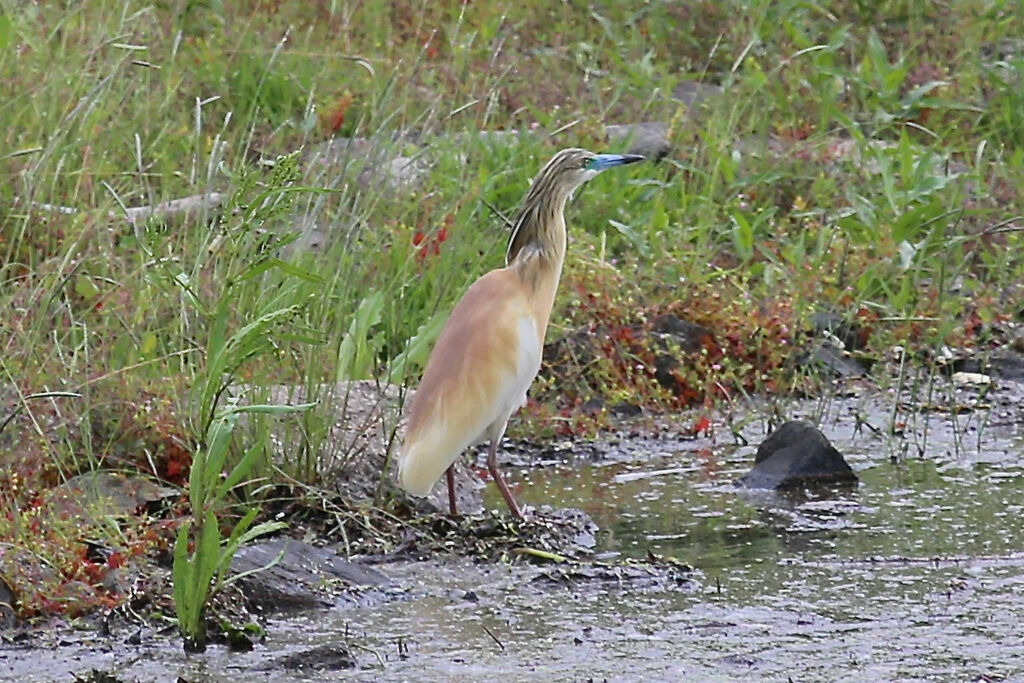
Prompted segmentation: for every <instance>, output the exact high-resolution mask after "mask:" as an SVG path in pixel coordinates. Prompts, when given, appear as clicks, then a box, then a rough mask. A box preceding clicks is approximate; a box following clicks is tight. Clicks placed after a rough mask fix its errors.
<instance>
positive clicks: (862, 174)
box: [0, 0, 1024, 612]
mask: <svg viewBox="0 0 1024 683" xmlns="http://www.w3.org/2000/svg"><path fill="white" fill-rule="evenodd" d="M629 5H630V3H617V2H596V3H583V2H565V3H541V2H520V3H471V2H469V3H459V2H429V3H428V2H403V1H400V0H399V1H393V2H385V1H383V0H367V1H365V2H310V3H286V2H258V3H222V2H216V1H208V2H159V3H154V4H147V3H142V2H107V1H100V2H90V3H64V5H63V6H62V7H57V6H56V5H53V4H50V3H5V4H3V5H2V6H3V7H4V11H3V14H2V15H0V74H2V80H3V81H4V82H5V84H7V90H8V92H10V93H11V94H10V95H8V96H7V97H6V98H5V99H4V101H3V102H0V117H2V121H3V123H4V125H3V126H2V127H0V130H2V133H0V135H2V141H3V142H2V149H0V172H2V173H3V175H4V178H5V180H6V182H4V183H2V184H0V306H2V308H3V310H4V311H5V313H4V315H3V316H2V317H0V341H2V344H3V350H2V352H0V373H2V375H0V380H2V385H0V386H3V389H2V390H0V397H2V398H3V399H4V402H3V408H4V411H5V416H7V415H13V417H11V419H10V421H8V422H5V423H4V425H5V426H4V428H3V431H2V433H0V448H2V449H3V451H4V455H3V457H4V461H5V463H6V464H7V466H6V467H5V468H4V469H3V472H2V474H0V488H2V489H3V493H2V494H0V495H2V501H3V511H4V515H3V516H2V517H0V527H4V528H3V529H2V534H0V536H2V537H3V538H5V539H10V540H11V542H12V543H13V544H14V545H20V546H23V547H27V548H29V549H30V550H31V551H32V552H35V553H37V554H39V555H40V556H43V557H46V558H47V559H48V561H51V562H52V563H53V565H54V568H55V570H56V573H55V575H54V583H55V585H60V586H68V585H75V586H78V584H83V585H84V586H86V591H85V592H84V593H82V594H79V593H72V592H71V591H70V590H69V591H68V592H67V595H65V596H64V598H66V600H65V601H64V602H60V601H58V602H57V603H56V604H58V607H59V606H61V605H65V604H69V605H72V606H74V605H77V604H79V603H80V602H81V601H82V600H84V601H86V602H89V600H94V599H95V600H98V599H99V597H97V596H101V594H102V589H101V588H97V586H98V585H99V584H98V583H97V579H96V576H94V575H98V574H99V573H101V572H99V571H97V570H83V569H81V567H82V566H87V565H85V564H83V563H84V562H89V563H92V564H96V562H99V561H100V560H97V558H92V559H89V558H87V557H86V553H87V550H86V548H85V546H84V545H82V544H81V543H80V539H79V538H78V536H77V535H76V534H75V533H73V532H74V530H73V529H70V528H68V529H65V530H64V531H60V528H61V527H60V526H59V525H53V524H51V525H49V528H51V529H55V530H56V531H54V532H53V533H50V534H46V535H39V534H33V533H32V532H31V529H32V526H31V524H30V523H29V522H30V521H31V520H30V517H31V515H35V514H39V513H38V512H36V511H38V510H40V509H43V508H45V505H46V504H47V496H48V495H49V494H48V491H49V490H50V488H52V487H54V486H55V485H57V484H59V483H60V482H62V481H64V480H66V479H68V478H70V477H72V476H74V475H76V474H78V473H81V472H83V471H88V470H92V469H96V468H119V469H121V468H127V469H130V470H141V471H144V472H149V473H153V474H156V475H158V476H160V477H161V478H163V479H165V480H167V481H170V482H172V483H175V484H182V483H184V482H185V481H186V478H187V472H188V467H189V463H190V462H191V455H192V453H193V452H194V451H195V448H196V446H197V444H199V443H201V442H202V440H203V438H204V435H205V434H206V433H207V428H208V426H209V423H210V420H211V415H212V411H213V409H214V407H215V406H216V405H217V404H219V403H220V402H223V401H226V400H227V393H225V392H224V391H223V388H224V387H225V386H227V385H228V384H247V385H251V386H255V387H264V386H269V385H272V384H299V385H306V386H314V385H317V384H320V383H324V382H329V383H333V382H335V381H336V380H344V379H367V378H374V379H380V380H382V381H396V382H404V381H414V380H415V378H416V376H417V372H418V369H419V367H420V364H421V363H422V361H423V359H424V353H425V351H426V349H427V348H429V344H428V342H429V339H430V334H431V332H432V331H436V329H437V325H438V324H439V322H441V321H442V320H443V317H444V314H445V312H446V311H447V310H448V309H449V308H450V306H451V305H452V304H453V302H454V301H455V299H456V298H457V297H458V295H459V294H460V293H461V292H462V290H463V289H464V288H465V287H466V286H467V285H468V283H470V282H471V281H472V280H473V279H475V278H476V277H477V276H479V275H480V274H481V273H483V272H485V271H486V270H488V269H490V268H493V267H496V266H498V265H500V263H501V259H502V255H503V252H504V242H505V237H506V234H507V233H506V230H505V227H504V224H503V221H502V219H501V218H500V216H499V215H497V213H496V212H495V211H494V210H492V209H491V208H490V207H494V208H495V209H497V211H500V212H504V213H509V212H511V211H512V210H513V209H514V206H515V203H516V201H518V199H519V197H520V196H521V195H522V193H523V192H524V190H525V188H526V187H527V183H528V180H529V178H530V177H531V176H532V174H533V173H535V171H536V170H537V169H538V168H539V167H540V165H541V164H542V163H543V162H544V161H546V159H547V158H549V157H550V155H551V154H552V153H553V152H554V151H555V150H557V149H559V148H562V147H566V146H583V147H588V148H591V149H602V148H604V147H605V141H604V139H603V136H604V133H603V126H604V124H608V123H626V122H636V121H645V120H653V121H662V122H664V123H666V124H667V125H668V138H669V140H670V142H671V143H672V149H671V151H670V152H669V154H668V155H667V156H666V157H665V158H664V159H662V160H661V161H659V162H658V163H657V164H645V165H642V166H638V167H634V168H633V169H632V170H630V171H629V172H628V173H625V174H620V175H617V176H615V177H601V178H598V179H596V180H595V181H594V182H593V183H592V184H591V185H589V186H588V187H587V188H586V189H585V190H584V191H582V192H581V193H580V194H579V196H578V197H577V200H576V202H575V203H574V204H573V206H572V207H571V208H570V212H569V214H570V215H569V220H570V226H571V227H570V230H571V235H572V244H571V247H570V253H569V258H568V263H567V269H566V273H565V277H564V280H563V287H562V289H561V295H560V298H559V302H558V304H557V309H556V311H555V313H554V314H553V316H552V322H553V327H554V329H553V330H552V332H551V334H550V336H549V340H550V339H553V338H555V337H558V336H562V335H565V334H567V333H569V332H573V331H577V330H580V329H590V330H592V331H594V332H597V333H599V334H600V335H603V338H606V339H608V340H610V342H609V343H608V344H607V345H605V346H603V347H602V351H601V354H599V355H598V357H596V358H594V359H592V361H593V362H592V363H590V364H588V366H587V367H586V368H583V369H580V370H579V372H577V373H575V374H573V373H570V374H569V375H568V376H565V375H559V379H557V380H555V379H551V376H552V375H551V374H550V373H547V376H548V377H549V379H547V380H541V384H540V385H539V386H538V387H537V390H536V391H535V392H534V396H535V399H536V403H535V404H534V405H533V406H531V408H530V409H529V410H528V411H527V412H528V415H531V416H533V417H536V418H538V419H537V420H534V421H532V422H531V423H530V424H531V427H530V430H531V431H535V430H537V429H542V428H543V429H550V428H551V427H550V425H551V422H550V421H548V420H546V419H545V418H548V417H550V416H551V415H552V414H554V413H556V412H557V413H561V417H562V418H563V419H562V420H560V421H557V423H556V424H558V425H569V426H568V427H567V429H568V431H580V430H587V429H589V428H590V427H591V426H592V425H593V424H594V422H595V421H596V422H597V423H598V424H599V423H600V422H601V417H600V416H597V417H596V418H595V417H593V416H591V417H588V418H586V419H582V418H577V417H575V416H576V415H578V414H579V411H578V408H579V406H581V405H584V404H586V403H587V402H588V401H590V400H591V399H594V398H600V399H602V400H603V401H604V402H605V403H607V404H611V403H614V402H615V401H617V400H621V399H624V398H627V397H630V398H632V399H633V400H636V397H640V402H642V403H644V404H645V405H647V406H649V407H653V408H657V409H666V410H668V409H674V408H676V407H679V406H688V405H714V404H715V403H716V402H719V401H722V400H729V399H731V398H735V397H737V396H742V395H744V394H747V393H757V392H765V391H768V392H771V391H790V390H794V389H797V388H800V389H802V388H803V387H804V381H803V379H802V378H801V373H800V372H798V371H795V370H794V367H793V364H792V362H791V361H792V349H793V348H794V347H798V346H800V344H801V340H802V339H804V335H805V332H806V330H808V329H810V326H811V323H810V321H811V318H812V316H813V315H814V314H815V313H816V312H820V311H821V310H825V309H827V310H830V311H832V312H834V313H836V314H837V315H838V316H840V317H841V318H843V319H846V320H848V321H851V322H854V323H856V324H857V325H858V326H859V329H860V330H862V334H863V337H864V339H863V343H864V344H865V346H864V353H865V354H866V355H868V356H873V357H879V358H880V357H882V356H883V354H884V353H885V352H887V350H888V349H890V348H891V347H892V346H894V345H900V346H903V347H904V348H907V349H909V350H911V351H913V352H914V353H917V354H919V356H920V358H923V359H927V358H933V357H936V356H938V355H940V354H941V353H942V350H943V348H945V347H949V348H961V347H972V348H976V349H984V348H988V347H990V346H994V345H997V344H999V343H1001V342H1002V337H1001V336H1000V335H1001V331H1002V324H1003V323H1005V322H1006V321H1008V320H1012V319H1013V318H1014V316H1019V315H1020V312H1021V310H1020V309H1021V303H1020V302H1021V301H1022V300H1024V290H1022V282H1024V256H1022V253H1024V251H1022V249H1021V247H1022V237H1021V233H1020V232H1019V230H1018V228H1017V226H1019V225H1020V221H1019V220H1018V221H1016V222H1015V220H1016V217H1018V216H1019V215H1020V214H1021V213H1024V202H1022V193H1024V190H1022V188H1024V158H1022V156H1024V95H1021V92H1022V91H1021V87H1020V82H1021V78H1022V72H1024V42H1022V40H1021V38H1020V36H1022V35H1024V25H1022V19H1021V17H1022V16H1024V6H1022V4H1021V3H1020V2H1010V1H1003V2H999V1H995V0H993V1H982V0H977V1H973V0H972V1H967V2H957V3H930V4H928V5H927V6H925V5H922V4H921V3H916V2H883V3H848V4H847V5H844V7H845V9H843V10H837V9H835V8H833V7H831V6H830V4H826V3H813V2H766V1H753V2H739V1H731V2H724V3H720V2H714V3H712V2H707V3H686V6H685V7H684V6H681V4H680V3H677V2H667V1H666V2H649V3H644V4H643V5H639V6H636V7H632V6H629ZM680 84H691V86H692V84H697V85H699V86H707V88H704V89H702V90H701V92H703V93H706V96H705V97H704V99H703V101H702V102H701V103H700V104H699V105H697V106H694V107H691V108H687V107H685V106H684V105H682V104H681V103H680V102H678V101H677V100H676V99H674V98H673V92H674V91H675V90H676V88H678V87H679V86H680ZM480 130H489V131H502V130H504V131H510V130H517V131H533V132H532V133H524V134H522V135H515V136H506V137H501V138H491V137H482V136H479V135H476V133H475V132H476V131H480ZM400 133H405V134H408V135H407V136H406V137H399V134H400ZM343 137H360V138H371V139H375V140H378V141H379V140H389V141H391V142H389V143H388V144H386V145H383V146H380V147H378V149H383V150H384V151H385V152H386V154H387V155H389V156H396V155H403V156H405V157H408V158H409V159H412V160H413V161H414V162H415V164H416V168H417V169H419V170H418V172H417V173H418V177H416V178H415V179H414V181H413V182H412V183H411V184H409V185H401V184H396V183H395V182H394V181H393V180H389V179H388V176H386V175H381V174H379V173H378V174H373V173H371V174H369V175H366V174H364V175H362V176H360V174H359V173H358V172H357V170H358V169H357V166H358V162H359V156H360V153H359V151H358V148H353V149H355V150H356V151H353V152H352V154H351V158H349V157H346V160H345V161H343V162H342V163H341V164H340V169H341V170H339V167H338V166H337V165H332V166H331V168H330V169H329V170H324V168H321V166H318V164H317V163H315V162H314V161H311V159H315V158H317V157H316V155H315V154H313V153H312V152H311V151H310V150H313V149H315V148H316V147H317V146H318V145H320V144H321V143H324V142H326V141H328V140H330V139H331V138H343ZM609 151H615V150H609ZM346 169H347V172H344V171H346ZM213 192H216V193H220V194H222V195H224V196H225V197H226V199H225V201H224V202H223V203H221V204H220V205H219V206H217V207H215V208H208V209H203V210H199V211H197V212H193V213H189V214H175V215H171V216H167V217H163V218H160V217H157V218H152V219H149V220H139V221H135V222H131V221H128V220H126V208H128V207H139V206H155V205H158V204H159V203H161V202H164V201H168V200H173V199H179V198H183V197H189V196H196V195H204V194H209V193H213ZM314 225H315V226H316V227H317V228H318V231H319V232H318V233H317V234H319V235H320V238H319V241H320V242H321V245H320V247H319V248H317V249H310V248H308V247H306V246H303V245H304V244H306V239H307V238H308V236H309V228H310V226H314ZM304 235H305V237H304ZM296 240H297V241H296ZM667 312H672V313H675V314H677V315H679V316H680V317H682V318H685V319H688V320H691V321H693V322H695V323H698V324H700V325H702V326H704V327H705V328H707V329H708V330H709V331H711V333H712V334H713V335H714V339H715V342H714V344H713V345H711V346H709V347H707V348H705V350H704V352H703V354H696V355H695V356H694V357H693V358H692V359H690V360H689V361H688V362H687V363H685V364H684V366H683V367H682V368H681V369H680V370H679V371H678V372H677V375H678V377H677V384H676V385H675V387H674V388H672V389H671V390H670V389H666V387H665V386H663V385H660V384H658V383H657V382H656V381H655V380H654V372H653V367H652V363H653V354H654V350H652V349H650V348H647V347H645V346H644V345H643V343H642V341H641V342H636V341H635V340H634V339H633V337H632V336H631V335H633V332H632V330H634V329H636V327H637V326H641V327H642V326H643V324H644V323H645V321H649V320H651V319H652V318H654V317H655V316H657V315H658V314H661V313H667ZM257 323H258V324H259V325H260V327H259V335H258V338H257V337H255V336H252V337H245V335H242V337H238V339H239V341H238V343H237V344H235V345H234V346H231V345H230V344H229V345H228V348H229V352H228V353H227V355H226V356H224V357H222V358H220V361H222V362H214V361H215V359H214V358H213V355H214V354H211V349H215V348H220V347H218V346H217V341H218V340H219V341H221V342H223V341H224V340H225V339H227V338H230V337H231V336H232V335H234V334H236V333H240V332H242V331H244V330H246V329H247V326H249V325H253V324H257ZM410 340H418V341H419V342H420V343H418V344H412V345H410ZM222 346H223V344H222ZM543 376H545V371H544V370H542V377H543ZM56 392H59V393H56ZM40 394H41V395H40ZM255 394H256V395H254V396H250V397H249V398H250V399H251V400H254V401H260V400H262V397H261V396H260V395H259V392H255ZM34 395H39V396H36V397H34V398H33V396H34ZM316 410H317V409H315V408H314V409H313V411H312V414H313V417H314V418H315V417H316V415H317V413H316ZM15 413H16V414H15ZM319 418H320V419H321V420H328V421H329V420H330V419H331V417H330V416H329V415H326V414H321V415H320V416H319ZM513 429H515V427H513ZM315 433H316V434H320V436H319V437H315V436H314V437H313V438H314V440H315V438H323V434H324V432H323V431H322V430H321V431H319V432H315ZM247 445H248V444H247ZM269 447H270V446H269V443H267V444H265V445H264V448H266V449H268V450H269ZM318 447H319V444H317V443H306V444H297V445H296V446H295V449H294V453H292V454H290V455H291V456H292V457H290V458H289V459H288V460H287V462H288V463H294V469H290V466H289V465H287V464H286V465H285V466H284V468H283V469H284V471H283V472H276V473H275V472H273V471H271V470H269V469H266V468H264V474H267V475H269V476H271V477H279V476H280V477H284V476H296V477H298V478H299V479H301V480H313V481H312V483H317V479H318V476H320V475H322V474H323V472H322V471H321V470H317V469H316V468H308V467H300V466H299V463H302V462H306V460H304V459H303V457H302V453H303V452H309V451H312V452H316V450H317V449H318ZM268 456H269V454H268V453H263V454H262V456H261V457H262V458H263V460H264V461H266V458H267V457H268ZM118 533H120V534H121V535H120V536H119V535H118ZM95 535H96V536H97V537H102V538H104V539H106V540H105V541H104V542H105V543H107V544H109V545H113V546H116V547H128V546H131V547H141V546H140V545H139V544H142V543H143V541H141V540H138V541H137V540H136V539H134V538H126V537H124V534H123V532H116V533H113V534H111V532H110V530H109V529H100V528H97V529H96V530H95ZM144 543H152V539H151V538H148V537H147V539H146V540H145V541H144ZM146 547H149V546H148V545H147V546H146ZM55 548H59V549H60V550H59V552H58V550H55ZM68 548H70V550H68ZM55 558H57V559H55ZM89 572H92V574H90V573H89ZM79 588H80V586H79ZM54 590H59V589H57V588H55V589H54ZM83 596H84V597H83ZM49 608H52V605H50V604H49V603H43V602H42V601H41V599H40V601H36V602H31V601H30V602H29V603H26V607H25V609H26V611H27V612H31V611H33V610H37V609H49Z"/></svg>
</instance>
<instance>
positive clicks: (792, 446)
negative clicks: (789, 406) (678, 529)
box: [736, 420, 858, 489]
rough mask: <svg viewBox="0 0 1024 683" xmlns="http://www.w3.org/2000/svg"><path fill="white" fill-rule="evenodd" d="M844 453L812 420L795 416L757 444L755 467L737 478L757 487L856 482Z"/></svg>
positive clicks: (743, 484) (749, 486) (745, 483)
mask: <svg viewBox="0 0 1024 683" xmlns="http://www.w3.org/2000/svg"><path fill="white" fill-rule="evenodd" d="M857 481H858V479H857V475H856V474H854V472H853V470H852V469H851V468H850V466H849V465H848V464H847V462H846V460H845V459H844V458H843V456H842V454H841V453H840V452H839V451H837V450H836V449H835V447H834V446H833V445H832V444H831V443H829V440H828V439H827V438H825V435H824V434H822V433H821V431H819V430H818V428H817V427H815V426H814V425H812V424H809V423H807V422H802V421H799V420H794V421H792V422H787V423H786V424H784V425H782V426H781V427H779V428H778V429H776V430H775V431H774V432H772V433H771V434H770V435H769V436H768V438H767V439H765V440H764V442H763V443H762V444H761V445H760V446H758V448H757V455H756V456H755V457H754V467H753V468H752V469H751V470H750V471H749V472H747V473H746V474H744V475H743V476H742V477H740V478H739V480H738V481H737V482H736V484H737V486H743V487H745V488H754V489H785V488H793V487H799V486H815V485H818V486H820V485H833V484H839V485H847V486H853V485H856V484H857Z"/></svg>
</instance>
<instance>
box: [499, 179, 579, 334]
mask: <svg viewBox="0 0 1024 683" xmlns="http://www.w3.org/2000/svg"><path fill="white" fill-rule="evenodd" d="M565 201H566V198H565V197H562V198H560V200H559V201H557V202H552V203H551V204H549V205H548V206H546V207H538V209H539V210H538V211H536V212H533V213H532V214H527V215H522V216H520V221H521V222H520V223H519V224H518V225H517V226H516V228H517V229H516V234H515V235H513V243H512V245H510V249H509V253H510V254H512V253H513V249H514V250H515V251H514V256H513V257H512V259H511V261H510V263H509V264H508V269H509V270H511V271H512V272H513V273H514V274H515V275H516V276H517V277H518V278H519V279H520V280H521V281H522V282H523V284H524V285H525V286H526V289H527V291H528V292H529V293H530V299H531V303H532V304H533V306H534V315H535V318H536V321H537V325H538V333H539V335H540V341H541V344H543V343H544V333H545V331H546V330H547V326H548V320H549V318H550V317H551V308H552V306H553V305H554V302H555V292H556V291H557V290H558V281H559V279H560V278H561V276H562V264H563V263H564V262H565V250H566V243H567V238H566V231H565V216H564V215H563V210H564V208H565ZM524 219H525V220H524Z"/></svg>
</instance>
